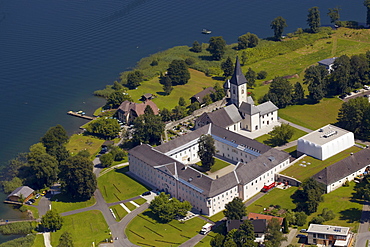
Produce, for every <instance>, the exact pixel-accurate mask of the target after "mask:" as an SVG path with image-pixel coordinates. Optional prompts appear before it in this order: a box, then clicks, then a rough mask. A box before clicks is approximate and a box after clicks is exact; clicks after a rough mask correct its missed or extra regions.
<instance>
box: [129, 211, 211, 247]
mask: <svg viewBox="0 0 370 247" xmlns="http://www.w3.org/2000/svg"><path fill="white" fill-rule="evenodd" d="M204 224H205V221H203V220H201V219H200V218H198V217H195V218H193V219H190V220H188V221H185V223H180V222H179V221H178V220H172V221H171V222H169V223H167V224H162V223H158V222H157V221H156V217H155V216H154V215H153V214H152V213H151V211H150V210H147V211H145V212H143V213H142V214H139V215H138V216H136V217H135V218H134V219H133V220H132V221H131V222H130V223H129V224H128V226H127V228H126V230H125V233H126V235H127V237H128V239H129V240H130V241H131V242H132V243H134V244H136V245H139V246H147V245H150V246H158V247H159V246H160V247H162V246H163V247H166V246H168V247H170V246H178V245H180V244H181V243H183V242H185V241H187V240H189V239H190V238H192V237H194V236H195V235H197V234H198V233H199V231H200V229H201V228H202V226H203V225H204Z"/></svg>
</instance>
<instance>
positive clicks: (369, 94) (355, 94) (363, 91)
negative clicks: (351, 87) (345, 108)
mask: <svg viewBox="0 0 370 247" xmlns="http://www.w3.org/2000/svg"><path fill="white" fill-rule="evenodd" d="M357 91H358V92H351V95H348V96H347V97H345V98H343V99H342V100H343V101H344V102H347V101H348V100H350V99H354V98H357V97H367V98H368V99H369V101H370V90H369V89H360V90H357Z"/></svg>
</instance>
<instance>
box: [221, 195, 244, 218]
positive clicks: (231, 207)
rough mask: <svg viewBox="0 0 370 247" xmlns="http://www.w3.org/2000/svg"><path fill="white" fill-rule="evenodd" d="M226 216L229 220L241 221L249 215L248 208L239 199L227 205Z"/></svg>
mask: <svg viewBox="0 0 370 247" xmlns="http://www.w3.org/2000/svg"><path fill="white" fill-rule="evenodd" d="M224 215H225V217H226V218H227V219H228V220H241V219H242V218H243V217H244V216H246V215H247V210H246V207H245V205H244V203H243V201H242V199H240V198H239V197H235V198H234V199H233V200H232V201H231V202H229V203H228V204H226V205H225V210H224Z"/></svg>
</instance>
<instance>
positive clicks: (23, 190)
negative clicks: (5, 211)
mask: <svg viewBox="0 0 370 247" xmlns="http://www.w3.org/2000/svg"><path fill="white" fill-rule="evenodd" d="M33 192H34V190H33V189H31V188H30V187H28V186H21V187H18V188H16V189H15V190H14V191H13V192H12V193H10V194H9V195H8V197H7V200H9V201H14V202H17V201H19V200H20V199H23V201H27V200H28V199H29V198H31V197H32V196H33Z"/></svg>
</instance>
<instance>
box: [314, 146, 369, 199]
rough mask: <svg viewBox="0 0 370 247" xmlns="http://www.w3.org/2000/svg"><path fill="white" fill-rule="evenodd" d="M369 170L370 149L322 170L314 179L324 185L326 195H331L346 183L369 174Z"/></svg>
mask: <svg viewBox="0 0 370 247" xmlns="http://www.w3.org/2000/svg"><path fill="white" fill-rule="evenodd" d="M369 168H370V149H368V148H366V149H363V150H360V151H358V152H357V153H353V154H351V155H350V156H348V157H347V158H344V159H342V160H340V161H338V162H337V163H334V164H332V165H331V166H328V167H326V168H324V169H322V170H321V171H320V172H318V173H316V174H315V175H314V176H313V178H314V179H315V180H316V181H317V182H319V183H320V184H322V185H323V188H324V189H325V192H326V193H330V192H332V191H334V190H336V189H338V188H339V187H342V186H343V184H344V183H345V182H346V181H352V180H354V179H355V177H357V176H359V175H363V174H364V173H365V172H367V173H368V172H369Z"/></svg>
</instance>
